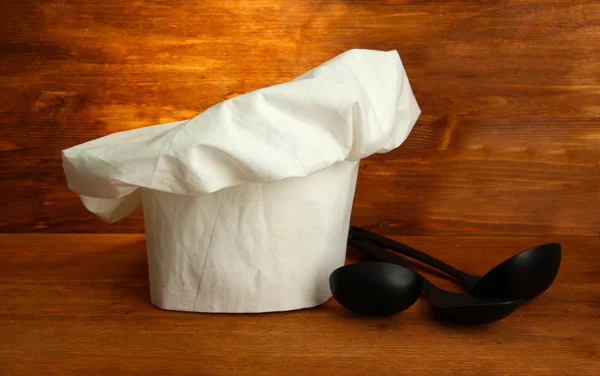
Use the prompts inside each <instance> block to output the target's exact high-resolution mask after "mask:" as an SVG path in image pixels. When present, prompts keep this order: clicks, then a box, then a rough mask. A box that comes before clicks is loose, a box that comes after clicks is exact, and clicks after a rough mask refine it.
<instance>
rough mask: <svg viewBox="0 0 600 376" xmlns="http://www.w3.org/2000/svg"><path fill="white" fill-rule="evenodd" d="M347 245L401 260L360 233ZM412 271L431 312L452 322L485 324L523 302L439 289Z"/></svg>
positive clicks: (385, 258)
mask: <svg viewBox="0 0 600 376" xmlns="http://www.w3.org/2000/svg"><path fill="white" fill-rule="evenodd" d="M348 244H350V245H351V246H352V247H354V248H356V249H358V250H360V251H363V252H365V253H367V254H368V255H370V256H371V257H373V258H375V259H376V260H378V261H383V262H387V263H390V264H399V263H402V261H401V260H402V259H401V258H400V257H399V256H396V255H394V254H392V253H389V252H387V251H386V250H385V249H383V248H381V247H379V246H377V245H376V244H375V243H373V242H371V241H370V240H368V239H366V238H362V237H361V236H360V235H354V234H352V235H351V236H350V237H349V239H348ZM354 265H360V263H359V264H354ZM413 272H414V271H413ZM414 273H415V274H416V275H418V276H419V277H420V278H421V282H422V288H423V293H424V295H425V296H426V297H427V298H428V299H429V303H430V304H431V307H432V308H433V311H434V313H435V315H436V316H438V317H441V318H444V319H446V320H449V321H452V322H455V323H460V324H489V323H492V322H494V321H498V320H501V319H503V318H505V317H507V316H508V315H510V314H511V313H513V312H514V311H515V309H517V308H518V307H519V305H520V304H521V303H522V302H523V299H493V298H489V299H485V298H478V297H476V296H472V295H466V294H460V293H456V292H451V291H447V290H443V289H441V288H439V287H437V286H435V285H434V284H433V283H431V282H429V281H428V280H427V279H426V278H425V277H423V276H422V275H420V274H419V273H417V272H414ZM373 278H376V276H373Z"/></svg>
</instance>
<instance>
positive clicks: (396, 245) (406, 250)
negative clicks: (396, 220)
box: [350, 226, 480, 288]
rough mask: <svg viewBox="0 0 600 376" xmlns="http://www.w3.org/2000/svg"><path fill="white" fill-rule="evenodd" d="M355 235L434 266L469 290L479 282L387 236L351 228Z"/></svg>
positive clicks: (476, 278) (477, 278) (475, 278)
mask: <svg viewBox="0 0 600 376" xmlns="http://www.w3.org/2000/svg"><path fill="white" fill-rule="evenodd" d="M353 234H360V235H361V236H364V237H365V238H367V239H369V240H371V241H372V242H373V243H375V244H377V245H379V246H380V247H384V248H388V249H390V250H392V251H394V252H397V253H400V254H403V255H405V256H408V257H410V258H413V259H415V260H418V261H421V262H422V263H424V264H427V265H429V266H432V267H434V268H436V269H438V270H441V271H443V272H444V273H446V274H449V275H451V276H452V277H454V278H456V279H459V280H461V281H462V282H463V283H464V284H466V285H467V286H469V288H471V287H472V286H474V285H475V284H476V283H477V282H479V279H480V278H479V277H476V276H473V275H470V274H467V273H465V272H463V271H462V270H458V269H456V268H455V267H453V266H451V265H448V264H446V263H445V262H443V261H441V260H438V259H436V258H434V257H431V256H429V255H428V254H426V253H423V252H421V251H419V250H417V249H414V248H413V247H410V246H408V245H406V244H402V243H400V242H397V241H395V240H392V239H389V238H386V237H385V236H381V235H379V234H376V233H374V232H371V231H368V230H365V229H362V228H359V227H354V226H350V235H351V236H352V235H353Z"/></svg>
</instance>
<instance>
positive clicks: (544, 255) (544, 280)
mask: <svg viewBox="0 0 600 376" xmlns="http://www.w3.org/2000/svg"><path fill="white" fill-rule="evenodd" d="M350 232H351V233H352V234H360V235H362V236H364V237H366V238H367V239H370V240H371V241H373V242H374V243H376V244H378V245H379V246H381V247H383V248H388V249H391V250H393V251H395V252H398V253H401V254H403V255H405V256H408V257H411V258H414V259H416V260H419V261H421V262H423V263H425V264H427V265H430V266H433V267H434V268H436V269H439V270H441V271H443V272H445V273H447V274H449V275H451V276H453V277H455V278H457V279H458V280H460V281H461V282H462V283H463V284H464V285H465V287H466V288H467V290H468V291H469V292H470V293H472V294H474V295H477V296H481V297H491V298H492V297H493V298H507V299H515V298H521V297H522V298H524V299H526V300H528V299H533V298H535V297H536V296H538V295H540V294H541V293H543V292H544V291H546V290H547V289H548V287H550V285H551V284H552V282H554V278H555V277H556V274H557V273H558V269H559V267H560V260H561V253H562V252H561V246H560V244H558V243H547V244H542V245H538V246H537V247H533V248H531V249H528V250H526V251H523V252H521V253H519V254H517V255H515V256H513V257H511V258H509V259H507V260H505V261H504V262H502V263H500V264H499V265H497V266H496V267H495V268H493V269H492V270H490V271H489V272H487V273H486V274H485V275H484V276H483V277H477V276H473V275H470V274H468V273H465V272H463V271H461V270H458V269H456V268H454V267H452V266H450V265H448V264H446V263H445V262H443V261H440V260H438V259H436V258H433V257H431V256H429V255H427V254H425V253H423V252H421V251H419V250H417V249H414V248H412V247H410V246H408V245H405V244H402V243H400V242H397V241H395V240H392V239H389V238H386V237H384V236H381V235H379V234H375V233H373V232H371V231H367V230H365V229H362V228H358V227H354V226H351V227H350Z"/></svg>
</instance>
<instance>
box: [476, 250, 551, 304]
mask: <svg viewBox="0 0 600 376" xmlns="http://www.w3.org/2000/svg"><path fill="white" fill-rule="evenodd" d="M561 254H562V251H561V246H560V244H558V243H547V244H542V245H538V246H537V247H533V248H531V249H528V250H526V251H523V252H521V253H519V254H517V255H515V256H513V257H511V258H509V259H507V260H506V261H504V262H502V263H501V264H499V265H498V266H496V267H494V268H493V269H492V270H490V271H489V272H487V273H486V274H485V275H484V276H483V277H481V279H479V281H477V282H476V283H475V284H474V285H473V286H472V287H471V288H470V291H471V292H472V293H473V294H475V295H477V296H489V297H496V298H515V297H523V298H524V299H526V300H529V299H533V298H535V297H536V296H538V295H540V294H541V293H543V292H544V291H546V290H547V289H548V287H550V285H551V284H552V282H554V278H556V275H557V274H558V269H559V267H560V261H561Z"/></svg>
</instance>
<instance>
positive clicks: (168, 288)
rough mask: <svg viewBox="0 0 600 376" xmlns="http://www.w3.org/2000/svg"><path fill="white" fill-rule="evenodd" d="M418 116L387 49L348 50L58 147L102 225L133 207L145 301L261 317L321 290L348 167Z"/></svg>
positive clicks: (340, 240) (348, 184)
mask: <svg viewBox="0 0 600 376" xmlns="http://www.w3.org/2000/svg"><path fill="white" fill-rule="evenodd" d="M419 114H420V110H419V107H418V105H417V103H416V100H415V98H414V96H413V94H412V91H411V88H410V84H409V82H408V78H407V77H406V73H405V71H404V69H403V67H402V63H401V61H400V57H399V56H398V53H397V52H396V51H389V52H382V51H372V50H351V51H348V52H346V53H343V54H341V55H339V56H337V57H336V58H334V59H332V60H330V61H328V62H326V63H324V64H322V65H321V66H319V67H317V68H315V69H313V70H311V71H309V72H307V73H305V74H303V75H302V76H300V77H298V78H296V79H295V80H293V81H290V82H287V83H284V84H280V85H276V86H271V87H267V88H264V89H260V90H257V91H254V92H251V93H248V94H245V95H241V96H238V97H235V98H233V99H229V100H226V101H224V102H221V103H219V104H217V105H215V106H213V107H211V108H209V109H208V110H206V111H204V112H203V113H201V114H199V115H198V116H196V117H195V118H193V119H190V120H186V121H180V122H175V123H168V124H160V125H155V126H151V127H145V128H140V129H134V130H129V131H124V132H119V133H114V134H111V135H109V136H106V137H102V138H99V139H96V140H93V141H90V142H86V143H84V144H81V145H77V146H74V147H72V148H69V149H66V150H64V151H63V154H62V155H63V166H64V170H65V174H66V177H67V181H68V184H69V187H70V188H71V189H72V190H73V191H75V192H76V193H78V194H79V195H80V197H81V199H82V201H83V203H84V205H85V206H86V208H88V210H90V211H91V212H93V213H95V214H97V215H98V216H99V217H101V218H103V219H104V220H106V221H109V222H116V221H118V220H120V219H123V218H125V217H127V216H128V215H130V214H131V213H132V212H134V211H135V210H136V209H138V208H139V207H140V206H143V208H144V219H145V226H146V242H147V250H148V266H149V276H150V291H151V299H152V302H153V303H154V304H155V305H157V306H159V307H161V308H164V309H175V310H184V311H199V312H265V311H283V310H291V309H299V308H307V307H313V306H316V305H319V304H321V303H323V302H325V301H326V300H327V299H329V298H330V297H331V293H330V291H329V287H328V282H327V281H328V276H329V274H330V273H331V272H332V271H333V270H334V269H335V268H337V267H339V266H341V265H342V264H343V262H344V257H345V250H346V236H347V234H348V224H349V218H350V211H351V207H352V199H353V196H354V187H355V184H356V177H357V172H358V161H359V160H360V159H361V158H364V157H367V156H369V155H371V154H373V153H383V152H388V151H390V150H392V149H394V148H396V147H397V146H399V145H400V144H401V143H402V142H403V141H404V140H405V139H406V137H407V136H408V134H409V132H410V130H411V129H412V127H413V125H414V124H415V122H416V120H417V117H418V116H419Z"/></svg>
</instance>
